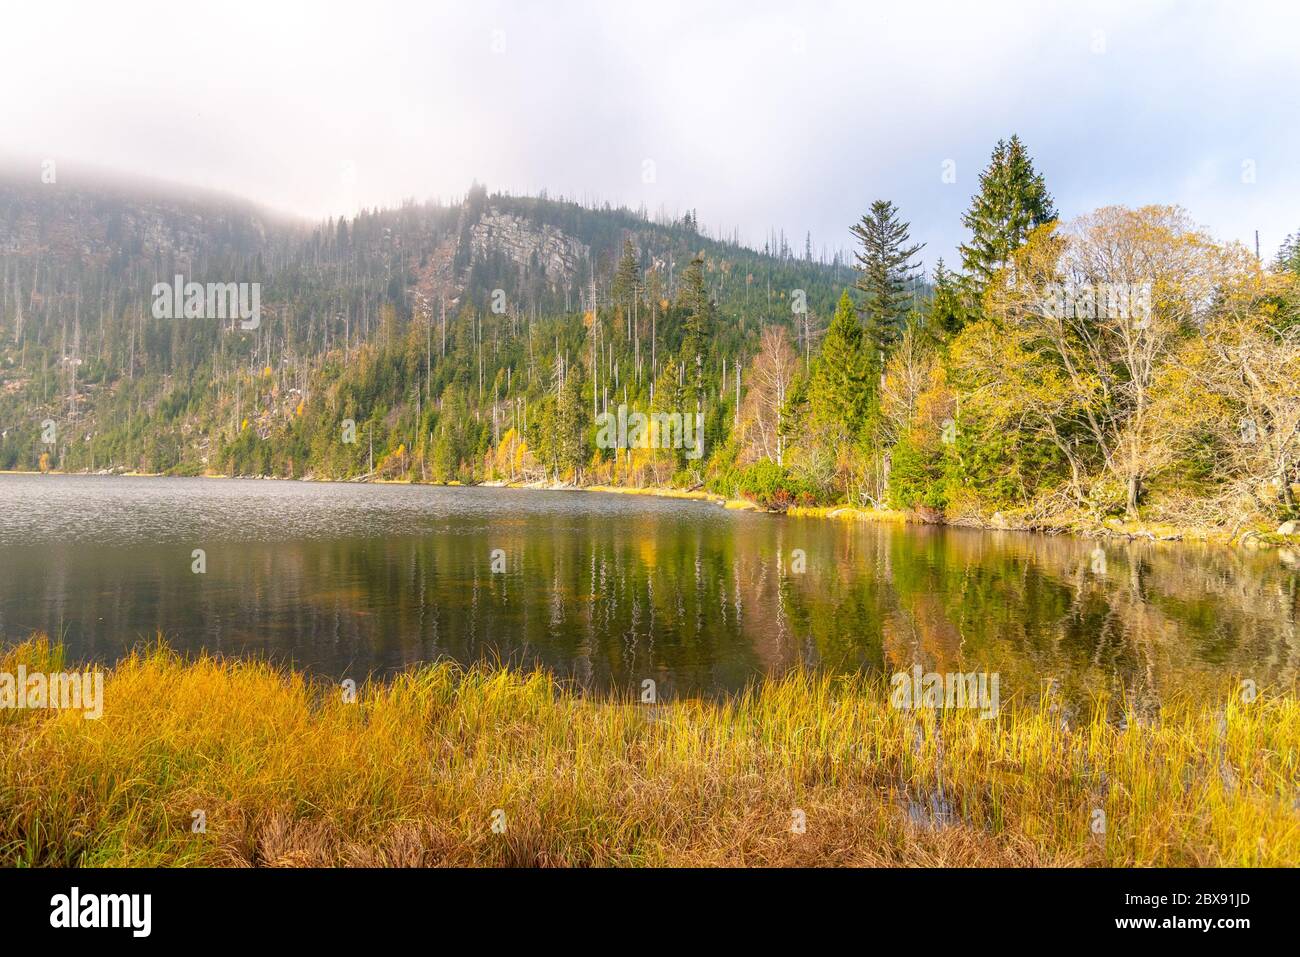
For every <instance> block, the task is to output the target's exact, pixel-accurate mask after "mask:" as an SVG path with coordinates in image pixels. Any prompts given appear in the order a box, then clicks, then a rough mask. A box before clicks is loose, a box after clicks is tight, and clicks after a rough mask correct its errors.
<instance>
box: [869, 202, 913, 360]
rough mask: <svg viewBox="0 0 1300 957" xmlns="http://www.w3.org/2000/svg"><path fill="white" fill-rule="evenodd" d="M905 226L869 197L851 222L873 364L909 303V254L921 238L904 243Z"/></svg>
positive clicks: (894, 337)
mask: <svg viewBox="0 0 1300 957" xmlns="http://www.w3.org/2000/svg"><path fill="white" fill-rule="evenodd" d="M909 229H910V224H908V223H905V222H902V221H901V220H899V218H898V209H897V208H896V207H895V206H894V204H893V203H891V202H890V201H889V200H885V199H878V200H876V201H875V202H874V203H872V204H871V212H869V213H868V214H867V215H865V216H863V217H862V220H861V221H860V222H859V223H857V224H855V225H854V226H853V227H852V232H853V235H854V236H856V237H857V238H858V241H859V242H860V243H861V244H862V249H861V250H859V251H856V252H855V253H854V255H855V256H856V258H857V261H858V269H859V270H860V272H861V275H860V276H859V277H858V281H857V284H856V285H857V288H858V289H859V290H860V291H861V292H862V307H861V311H862V314H863V316H864V318H865V322H866V341H867V347H868V349H869V351H870V358H871V361H872V364H873V366H874V367H875V368H876V369H877V370H879V369H880V368H883V366H884V359H885V356H887V355H888V354H889V351H890V350H891V349H892V348H893V345H894V343H896V342H897V341H898V339H899V337H900V336H901V335H902V332H903V323H904V321H905V319H906V317H907V311H908V308H909V306H910V304H911V299H912V293H911V291H910V289H909V288H908V286H909V285H910V282H911V280H912V277H913V275H914V273H915V271H916V268H917V266H916V264H915V262H914V261H913V260H914V259H915V257H916V254H917V253H918V252H920V251H921V248H922V246H923V245H924V244H923V243H918V244H916V245H908V240H909V239H910V235H909Z"/></svg>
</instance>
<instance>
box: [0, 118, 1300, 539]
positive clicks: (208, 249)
mask: <svg viewBox="0 0 1300 957" xmlns="http://www.w3.org/2000/svg"><path fill="white" fill-rule="evenodd" d="M845 222H846V233H845V235H846V238H848V239H851V240H852V241H853V242H854V243H855V244H856V255H855V256H853V257H852V261H844V260H842V259H841V258H840V256H839V255H836V256H835V257H834V258H830V259H829V260H828V259H827V258H826V257H825V256H824V255H815V254H814V252H813V250H812V247H811V242H810V240H805V242H804V243H803V244H798V245H802V248H792V247H791V244H790V242H789V241H788V240H787V239H786V238H785V237H784V236H783V235H781V234H779V233H776V234H774V235H772V236H771V237H769V239H768V240H767V242H766V243H765V248H764V249H763V250H762V251H758V250H755V249H751V248H748V247H746V246H743V245H741V244H739V243H738V242H736V241H735V240H734V239H731V240H725V239H721V238H718V237H710V236H707V235H704V233H703V232H702V231H701V230H700V228H699V227H698V224H697V221H696V218H695V214H694V213H693V212H688V213H687V214H685V215H684V216H682V217H681V218H679V219H676V220H674V221H663V220H651V219H650V218H649V217H647V216H646V215H645V214H644V212H638V211H632V210H627V209H612V208H609V207H605V208H588V207H584V206H582V205H579V204H577V203H573V202H569V201H562V200H552V199H548V198H546V197H544V196H543V197H512V196H507V195H499V194H489V193H488V191H487V190H486V189H484V188H482V187H479V186H475V187H474V188H472V189H471V190H470V192H469V193H468V195H467V196H466V197H465V198H464V200H463V201H461V202H454V203H446V204H443V203H425V204H417V203H414V202H408V203H406V204H403V205H402V206H401V207H400V208H396V209H386V210H372V211H366V212H363V213H361V214H360V215H358V216H356V217H354V218H352V219H348V220H343V219H339V220H331V221H328V222H325V223H319V224H303V223H300V222H297V221H292V220H288V219H285V218H282V217H279V216H276V215H275V214H272V213H268V212H266V211H264V210H260V209H257V208H255V207H253V206H251V205H248V204H242V203H239V202H236V201H232V200H229V199H223V198H221V197H213V196H192V195H186V194H184V193H182V192H179V191H176V190H162V189H159V188H157V187H147V186H141V185H139V184H132V185H124V184H120V183H119V184H114V183H109V182H102V183H81V184H77V185H63V184H58V185H55V184H42V183H39V182H18V181H17V180H14V179H12V178H11V179H0V276H2V277H3V294H2V295H3V299H2V300H0V468H4V469H41V470H53V469H59V470H67V471H76V470H91V471H99V470H118V471H127V470H130V471H144V472H166V473H173V474H200V473H210V474H223V475H261V476H275V477H287V478H304V477H314V478H335V479H358V478H382V479H391V480H399V479H406V480H414V481H432V482H447V481H460V482H477V481H517V482H545V483H557V482H564V483H626V484H634V485H674V486H679V487H701V486H703V487H707V488H709V489H711V490H713V491H717V492H719V493H721V494H725V495H728V496H738V495H743V496H746V497H749V498H751V499H754V500H756V501H758V502H760V503H761V504H764V505H767V506H770V507H776V508H782V507H786V506H788V505H791V504H833V503H840V502H845V503H850V504H855V505H863V506H871V505H874V506H885V505H890V506H893V507H896V508H903V509H909V510H913V511H914V512H916V513H917V514H920V515H923V516H926V517H930V518H941V517H942V518H946V519H947V520H949V521H972V522H981V523H988V522H992V523H994V524H1001V523H1004V522H1005V523H1007V524H1012V525H1017V524H1018V525H1034V526H1037V525H1044V524H1052V523H1054V522H1063V521H1070V522H1075V521H1086V522H1101V521H1105V520H1106V519H1108V518H1112V517H1117V516H1123V517H1126V518H1129V519H1137V518H1139V517H1142V518H1150V519H1154V520H1162V521H1176V522H1189V523H1198V524H1210V525H1233V526H1234V527H1241V526H1242V525H1243V524H1247V523H1265V524H1268V523H1274V522H1276V521H1278V520H1282V519H1285V518H1287V517H1290V516H1293V515H1295V514H1296V494H1297V492H1298V491H1300V489H1297V487H1296V484H1297V482H1300V474H1298V473H1297V468H1298V467H1300V466H1298V463H1300V387H1298V386H1297V382H1298V381H1300V324H1298V323H1297V314H1298V313H1300V286H1298V283H1300V252H1298V251H1297V249H1298V245H1300V244H1298V243H1297V242H1296V241H1295V240H1294V239H1293V240H1291V241H1289V242H1288V243H1287V244H1286V245H1285V246H1284V248H1283V250H1282V252H1281V253H1280V254H1279V255H1278V257H1277V260H1276V261H1275V262H1273V263H1269V264H1261V263H1259V262H1257V261H1256V260H1255V257H1254V256H1253V255H1252V254H1250V253H1249V252H1248V251H1247V250H1245V249H1244V248H1242V247H1240V246H1237V245H1231V244H1229V245H1224V244H1222V243H1220V242H1218V241H1216V240H1215V239H1213V238H1212V237H1210V236H1209V235H1208V234H1207V233H1206V232H1205V231H1204V230H1202V229H1201V228H1199V227H1198V226H1197V225H1196V224H1195V223H1194V221H1193V220H1192V219H1191V218H1190V216H1189V214H1188V213H1186V212H1185V211H1183V210H1179V209H1174V208H1166V207H1154V206H1153V207H1145V208H1141V209H1126V208H1119V207H1110V208H1105V209H1101V210H1097V211H1095V212H1093V213H1089V214H1086V215H1083V216H1080V217H1076V218H1074V219H1071V220H1069V221H1062V220H1061V219H1060V218H1059V216H1058V212H1057V210H1056V209H1055V206H1054V203H1053V200H1052V197H1051V194H1050V192H1049V189H1048V184H1047V182H1046V180H1045V179H1044V177H1043V175H1042V174H1041V173H1040V172H1038V171H1037V170H1036V169H1035V168H1034V164H1033V162H1032V160H1031V159H1030V157H1029V155H1028V153H1027V152H1026V150H1025V148H1024V146H1023V144H1021V143H1020V141H1019V140H1018V139H1016V138H1014V137H1013V138H1012V139H1011V140H1009V141H1007V142H1001V143H999V144H998V145H997V148H996V149H995V151H994V153H993V156H992V158H991V160H990V162H989V165H988V167H987V169H986V170H985V172H984V174H983V175H982V177H981V180H980V185H979V189H978V191H977V193H976V195H975V196H973V197H972V199H971V203H970V207H969V211H968V213H967V215H966V217H965V218H964V225H965V226H966V228H967V230H968V233H969V240H968V242H967V243H966V244H965V245H963V247H962V249H961V260H962V261H961V262H960V263H954V264H952V265H951V267H949V266H945V265H944V264H942V263H940V264H939V265H938V266H937V268H936V269H935V270H933V272H932V274H931V275H930V276H923V275H922V274H921V271H920V268H919V265H918V263H919V256H920V252H921V250H920V248H919V246H917V245H916V244H913V243H912V242H911V241H910V238H909V226H908V224H907V223H906V221H905V220H904V218H903V215H902V213H901V212H900V211H899V210H897V209H896V208H895V207H894V206H893V204H892V203H890V202H888V201H886V200H883V199H882V200H880V201H878V202H876V203H874V204H873V205H872V206H871V208H870V209H868V210H865V211H863V210H846V215H845ZM850 223H854V225H852V226H851V227H850V226H849V224H850ZM177 275H180V276H183V277H184V279H185V280H186V281H194V282H198V283H257V284H259V288H260V303H261V310H260V316H259V317H258V319H257V321H255V322H252V323H249V322H241V321H239V318H238V317H230V316H227V317H225V318H216V317H211V316H209V317H204V316H199V315H196V316H195V317H192V318H159V317H158V316H157V315H156V310H155V309H154V308H153V307H154V306H155V305H156V303H155V299H156V295H155V291H154V287H155V284H156V283H168V284H170V283H171V282H172V281H173V279H174V277H175V276H177ZM636 413H644V414H645V415H647V416H648V417H654V416H655V414H659V415H662V416H671V415H676V416H678V417H679V418H680V420H682V421H684V422H685V423H686V424H687V425H688V426H689V424H690V420H692V419H693V418H694V416H696V415H697V414H698V416H699V419H700V421H701V422H702V423H703V430H704V431H703V439H702V444H701V445H700V446H699V447H698V448H697V449H693V448H692V447H691V444H690V442H689V441H687V442H678V441H667V440H665V436H668V437H671V435H672V432H671V430H669V431H668V432H667V433H665V432H663V431H662V430H642V431H638V429H637V428H636V426H635V425H633V426H632V428H631V429H630V434H629V429H628V427H627V422H628V421H629V420H631V421H633V422H635V420H636V417H637V416H636ZM615 417H617V418H618V420H619V421H620V422H622V423H623V425H622V426H620V428H619V429H615V430H614V432H613V433H612V434H614V435H616V436H617V439H616V440H615V441H611V440H610V435H611V432H610V430H609V429H608V427H607V426H608V424H609V422H610V421H611V420H613V419H614V418H615ZM662 421H666V419H664V420H662ZM602 426H606V428H604V429H603V430H602ZM677 435H678V437H679V438H680V429H679V432H678V433H677ZM696 452H698V454H695V453H696Z"/></svg>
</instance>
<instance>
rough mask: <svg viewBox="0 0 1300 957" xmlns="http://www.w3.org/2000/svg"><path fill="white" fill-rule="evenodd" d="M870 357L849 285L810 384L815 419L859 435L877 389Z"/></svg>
mask: <svg viewBox="0 0 1300 957" xmlns="http://www.w3.org/2000/svg"><path fill="white" fill-rule="evenodd" d="M869 360H870V356H869V355H868V351H867V345H866V342H865V337H864V336H863V332H862V324H861V323H860V322H858V316H857V311H856V310H855V309H854V307H853V300H852V299H851V298H850V297H849V293H848V290H847V289H846V290H845V291H844V293H843V294H842V295H841V296H840V301H839V305H837V306H836V307H835V315H834V317H833V318H832V319H831V325H830V328H829V329H827V330H826V339H825V341H823V343H822V351H821V354H820V355H819V356H818V357H817V361H816V363H815V364H814V366H813V371H812V381H811V382H810V383H809V386H808V405H809V414H810V416H811V417H812V418H813V419H814V420H816V421H818V422H821V423H827V424H831V425H834V426H837V427H839V428H841V429H843V430H844V431H845V432H847V433H848V434H849V435H857V433H858V431H859V430H860V429H861V428H862V424H863V422H864V421H865V419H866V415H867V409H868V407H869V406H870V404H871V397H872V393H873V392H874V378H873V375H872V371H871V368H870V361H869Z"/></svg>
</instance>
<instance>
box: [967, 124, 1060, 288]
mask: <svg viewBox="0 0 1300 957" xmlns="http://www.w3.org/2000/svg"><path fill="white" fill-rule="evenodd" d="M1054 219H1056V206H1055V204H1054V203H1053V202H1052V197H1051V195H1050V194H1049V193H1048V192H1047V186H1046V184H1045V183H1044V181H1043V176H1042V174H1041V173H1038V172H1036V171H1035V170H1034V163H1033V160H1032V159H1030V157H1029V154H1028V152H1026V151H1025V146H1024V144H1023V143H1021V142H1020V138H1019V137H1018V136H1012V137H1011V139H1010V140H1009V141H1007V140H999V141H998V145H997V146H996V147H994V149H993V157H992V159H991V160H990V161H989V165H988V168H987V169H985V170H984V172H982V173H981V174H980V188H979V192H978V193H976V194H975V196H974V198H973V199H972V200H971V205H970V209H969V210H968V211H967V212H966V214H965V215H964V216H962V224H963V225H964V226H965V227H966V228H967V229H969V230H970V231H971V238H970V242H968V243H966V244H964V245H962V246H961V262H962V268H963V270H964V271H965V273H966V282H967V284H968V287H969V291H970V292H971V293H972V294H973V295H974V296H975V297H978V296H980V295H982V294H983V292H984V289H985V287H986V286H987V285H988V283H989V280H990V279H991V278H992V277H993V274H994V273H996V272H997V271H998V270H999V269H1001V268H1002V267H1003V266H1005V265H1006V264H1007V263H1008V262H1009V261H1010V259H1011V254H1012V253H1013V252H1015V251H1016V250H1017V249H1019V248H1020V246H1021V245H1022V244H1023V243H1024V241H1025V237H1026V236H1028V235H1029V233H1030V232H1031V231H1033V230H1034V229H1037V228H1038V227H1039V226H1041V225H1043V224H1044V223H1049V222H1051V221H1052V220H1054Z"/></svg>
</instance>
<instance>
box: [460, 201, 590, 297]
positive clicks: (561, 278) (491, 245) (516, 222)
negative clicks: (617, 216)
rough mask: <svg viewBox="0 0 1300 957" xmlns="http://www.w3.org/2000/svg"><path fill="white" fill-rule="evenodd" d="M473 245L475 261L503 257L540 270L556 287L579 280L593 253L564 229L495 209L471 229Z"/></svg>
mask: <svg viewBox="0 0 1300 957" xmlns="http://www.w3.org/2000/svg"><path fill="white" fill-rule="evenodd" d="M470 246H471V249H472V251H473V255H474V257H475V258H480V257H483V258H486V257H488V256H491V255H492V254H494V253H501V254H504V255H505V256H507V257H508V258H509V259H510V260H511V262H514V263H516V264H517V265H519V266H521V267H525V268H527V269H529V270H535V269H540V270H541V271H542V272H544V273H545V275H546V280H547V281H548V282H550V283H552V284H554V285H563V284H566V283H569V282H571V281H572V280H573V279H574V278H576V277H577V275H578V270H579V267H580V266H581V264H582V263H583V262H584V261H585V260H586V258H587V256H588V255H589V254H590V252H591V249H590V247H588V246H587V244H586V243H583V242H580V241H579V240H577V239H574V238H573V237H572V236H569V235H568V234H567V233H565V232H564V231H563V230H561V229H557V228H556V227H554V226H549V225H538V224H536V223H533V222H530V221H529V220H526V219H521V218H519V217H518V216H513V215H511V214H509V213H502V212H501V211H500V210H498V209H497V208H496V207H495V206H494V207H492V208H490V209H489V210H488V211H487V212H485V213H484V214H483V216H482V217H481V218H480V219H479V221H478V222H477V223H475V224H474V225H473V227H471V229H470Z"/></svg>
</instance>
